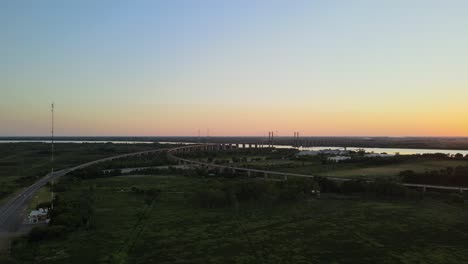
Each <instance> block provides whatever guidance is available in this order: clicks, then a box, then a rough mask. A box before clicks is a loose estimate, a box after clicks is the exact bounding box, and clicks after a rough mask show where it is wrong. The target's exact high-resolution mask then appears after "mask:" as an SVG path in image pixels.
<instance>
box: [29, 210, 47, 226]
mask: <svg viewBox="0 0 468 264" xmlns="http://www.w3.org/2000/svg"><path fill="white" fill-rule="evenodd" d="M48 214H49V209H47V208H45V209H42V208H39V209H37V210H32V211H31V212H30V213H29V215H28V221H29V223H30V224H39V223H47V222H49V219H48V218H47V216H48Z"/></svg>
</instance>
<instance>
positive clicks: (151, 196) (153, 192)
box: [130, 186, 161, 205]
mask: <svg viewBox="0 0 468 264" xmlns="http://www.w3.org/2000/svg"><path fill="white" fill-rule="evenodd" d="M130 190H131V191H132V193H135V194H138V195H143V196H144V200H145V203H146V204H147V205H150V204H151V203H152V202H153V201H154V200H156V199H157V198H158V197H159V195H160V194H161V190H160V189H157V188H149V189H145V188H140V187H136V186H132V188H130Z"/></svg>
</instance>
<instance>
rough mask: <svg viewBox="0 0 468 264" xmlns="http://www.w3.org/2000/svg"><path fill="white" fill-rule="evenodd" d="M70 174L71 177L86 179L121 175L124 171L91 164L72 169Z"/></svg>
mask: <svg viewBox="0 0 468 264" xmlns="http://www.w3.org/2000/svg"><path fill="white" fill-rule="evenodd" d="M69 175H70V176H71V177H75V178H78V179H83V180H85V179H96V178H105V177H113V176H119V175H122V172H121V171H120V169H112V170H102V169H101V168H100V167H98V166H91V167H86V168H83V169H78V170H75V171H72V172H71V173H70V174H69Z"/></svg>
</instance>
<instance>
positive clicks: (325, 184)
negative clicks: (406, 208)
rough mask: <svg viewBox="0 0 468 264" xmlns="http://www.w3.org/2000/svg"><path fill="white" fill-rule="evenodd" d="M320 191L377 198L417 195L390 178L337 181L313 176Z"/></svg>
mask: <svg viewBox="0 0 468 264" xmlns="http://www.w3.org/2000/svg"><path fill="white" fill-rule="evenodd" d="M314 179H315V181H316V182H317V183H318V185H319V186H320V189H321V190H322V192H330V193H341V194H363V195H366V196H373V197H378V198H392V197H394V198H405V197H417V196H419V194H418V193H417V192H415V191H414V190H410V189H408V188H406V187H404V186H403V185H401V184H399V182H398V181H396V180H394V179H391V178H379V179H376V180H374V181H366V180H361V179H356V180H347V181H343V182H337V181H333V180H330V179H328V178H326V177H314Z"/></svg>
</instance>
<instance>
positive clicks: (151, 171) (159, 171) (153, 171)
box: [125, 166, 186, 175]
mask: <svg viewBox="0 0 468 264" xmlns="http://www.w3.org/2000/svg"><path fill="white" fill-rule="evenodd" d="M185 172H186V170H185V169H180V168H176V167H173V166H169V167H168V168H144V169H138V170H134V171H131V172H128V173H125V174H135V173H138V174H141V175H165V174H183V173H185Z"/></svg>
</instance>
